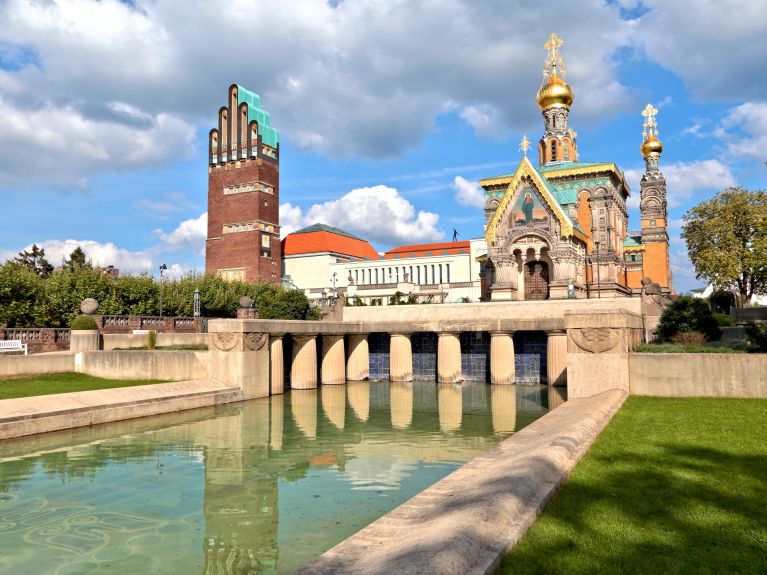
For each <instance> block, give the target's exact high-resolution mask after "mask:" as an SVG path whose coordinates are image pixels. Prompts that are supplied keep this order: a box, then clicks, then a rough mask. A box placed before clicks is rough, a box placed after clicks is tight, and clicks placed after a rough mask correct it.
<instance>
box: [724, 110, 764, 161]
mask: <svg viewBox="0 0 767 575" xmlns="http://www.w3.org/2000/svg"><path fill="white" fill-rule="evenodd" d="M716 134H717V135H718V136H720V137H722V138H723V139H724V140H725V141H726V142H727V152H728V153H729V154H730V155H731V156H733V157H744V156H745V157H749V158H755V159H757V160H760V161H764V160H765V159H767V102H746V103H745V104H741V105H740V106H736V107H735V108H732V109H731V110H730V111H729V112H728V113H727V115H726V116H725V117H724V119H723V120H722V122H721V126H720V127H719V129H718V130H717V131H716Z"/></svg>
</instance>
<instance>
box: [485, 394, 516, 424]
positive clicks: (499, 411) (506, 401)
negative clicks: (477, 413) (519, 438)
mask: <svg viewBox="0 0 767 575" xmlns="http://www.w3.org/2000/svg"><path fill="white" fill-rule="evenodd" d="M490 404H491V409H492V414H493V430H494V431H495V432H496V433H514V430H515V428H516V427H517V387H516V386H508V385H491V386H490Z"/></svg>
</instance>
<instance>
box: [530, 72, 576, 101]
mask: <svg viewBox="0 0 767 575" xmlns="http://www.w3.org/2000/svg"><path fill="white" fill-rule="evenodd" d="M536 99H537V100H538V107H539V108H540V109H541V110H546V109H547V108H569V107H570V104H572V103H573V91H572V89H571V88H570V86H568V84H567V82H565V81H563V80H562V79H561V78H560V77H559V76H557V71H556V70H554V71H552V72H551V76H549V79H548V81H547V82H546V84H545V85H543V86H542V87H541V89H540V90H538V95H537V96H536Z"/></svg>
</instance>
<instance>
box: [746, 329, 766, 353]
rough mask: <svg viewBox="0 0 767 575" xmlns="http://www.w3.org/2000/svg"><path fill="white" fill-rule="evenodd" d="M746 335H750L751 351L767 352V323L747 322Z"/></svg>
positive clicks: (749, 344)
mask: <svg viewBox="0 0 767 575" xmlns="http://www.w3.org/2000/svg"><path fill="white" fill-rule="evenodd" d="M746 336H748V347H749V349H750V350H751V351H757V352H759V353H767V324H756V323H754V322H749V323H747V324H746Z"/></svg>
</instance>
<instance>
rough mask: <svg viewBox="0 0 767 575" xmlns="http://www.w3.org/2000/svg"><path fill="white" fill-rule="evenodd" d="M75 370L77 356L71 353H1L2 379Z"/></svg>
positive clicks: (0, 377) (0, 372) (0, 370)
mask: <svg viewBox="0 0 767 575" xmlns="http://www.w3.org/2000/svg"><path fill="white" fill-rule="evenodd" d="M74 370H75V356H74V355H73V354H70V353H44V354H38V355H27V356H24V355H0V379H2V378H7V377H24V376H25V375H40V374H44V373H64V372H67V371H74Z"/></svg>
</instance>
